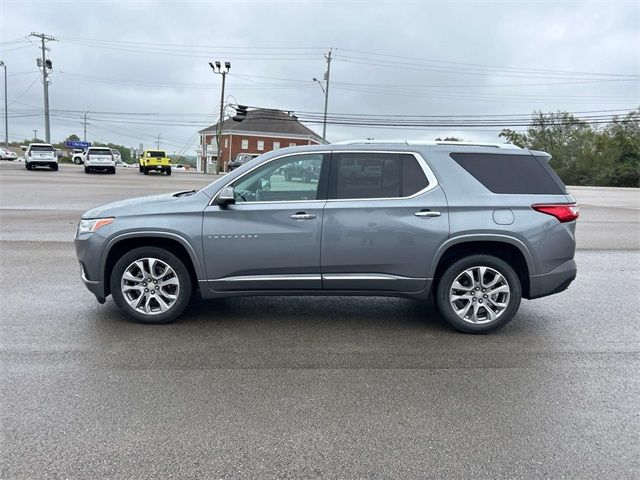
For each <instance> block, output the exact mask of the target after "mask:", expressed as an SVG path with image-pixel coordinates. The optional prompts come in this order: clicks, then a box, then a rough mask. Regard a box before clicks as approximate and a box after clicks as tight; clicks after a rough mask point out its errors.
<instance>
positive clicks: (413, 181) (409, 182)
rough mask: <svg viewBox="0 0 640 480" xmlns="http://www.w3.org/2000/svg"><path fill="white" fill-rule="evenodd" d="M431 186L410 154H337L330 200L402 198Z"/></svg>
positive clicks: (333, 166) (332, 175) (333, 159)
mask: <svg viewBox="0 0 640 480" xmlns="http://www.w3.org/2000/svg"><path fill="white" fill-rule="evenodd" d="M428 185H429V182H428V181H427V177H426V175H425V173H424V170H423V169H422V167H421V166H420V164H419V163H418V160H417V159H416V157H415V156H414V155H411V154H408V153H365V152H359V153H348V152H345V153H334V154H333V156H332V160H331V180H330V198H335V199H344V200H348V199H359V198H401V197H409V196H411V195H413V194H415V193H417V192H419V191H420V190H423V189H425V188H427V186H428Z"/></svg>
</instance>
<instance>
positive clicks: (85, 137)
mask: <svg viewBox="0 0 640 480" xmlns="http://www.w3.org/2000/svg"><path fill="white" fill-rule="evenodd" d="M88 113H89V111H88V110H87V111H86V112H84V121H83V122H82V124H83V126H84V137H83V141H85V142H86V141H87V114H88Z"/></svg>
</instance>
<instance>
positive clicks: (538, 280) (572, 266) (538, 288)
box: [527, 259, 577, 299]
mask: <svg viewBox="0 0 640 480" xmlns="http://www.w3.org/2000/svg"><path fill="white" fill-rule="evenodd" d="M576 274H577V267H576V261H575V260H573V259H571V260H569V261H568V262H565V263H563V264H562V265H560V266H559V267H557V268H556V269H554V270H552V271H550V272H549V273H544V274H542V275H534V276H532V277H529V295H528V297H527V298H529V299H533V298H540V297H546V296H547V295H553V294H555V293H560V292H562V291H564V290H566V289H567V288H568V287H569V285H570V284H571V282H573V281H574V280H575V278H576Z"/></svg>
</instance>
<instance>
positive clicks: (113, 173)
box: [109, 167, 116, 175]
mask: <svg viewBox="0 0 640 480" xmlns="http://www.w3.org/2000/svg"><path fill="white" fill-rule="evenodd" d="M109 173H110V174H111V175H115V174H116V167H112V168H111V170H109Z"/></svg>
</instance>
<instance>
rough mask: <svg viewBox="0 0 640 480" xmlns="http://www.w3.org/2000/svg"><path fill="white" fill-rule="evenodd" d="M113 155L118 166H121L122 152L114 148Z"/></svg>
mask: <svg viewBox="0 0 640 480" xmlns="http://www.w3.org/2000/svg"><path fill="white" fill-rule="evenodd" d="M111 153H112V154H113V159H114V160H115V161H116V164H118V165H120V164H121V163H122V155H121V154H120V151H119V150H116V149H115V148H112V149H111Z"/></svg>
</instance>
